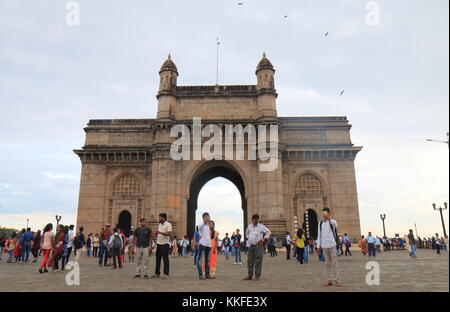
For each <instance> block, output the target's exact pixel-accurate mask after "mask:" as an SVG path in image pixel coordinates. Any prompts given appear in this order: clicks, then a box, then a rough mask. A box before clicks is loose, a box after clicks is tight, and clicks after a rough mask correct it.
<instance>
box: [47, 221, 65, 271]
mask: <svg viewBox="0 0 450 312" xmlns="http://www.w3.org/2000/svg"><path fill="white" fill-rule="evenodd" d="M63 248H64V226H63V225H62V224H60V225H58V228H57V230H56V235H55V239H54V241H53V255H52V259H51V260H50V261H51V263H52V267H53V272H55V273H56V272H59V268H58V262H59V260H60V259H61V257H62V253H63Z"/></svg>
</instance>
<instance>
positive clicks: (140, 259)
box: [134, 218, 152, 278]
mask: <svg viewBox="0 0 450 312" xmlns="http://www.w3.org/2000/svg"><path fill="white" fill-rule="evenodd" d="M151 234H152V230H151V229H150V228H149V227H147V220H146V219H145V218H142V219H141V220H140V221H139V226H138V227H137V228H136V230H135V231H134V238H135V241H136V274H135V275H134V277H135V278H137V277H140V276H141V274H144V277H145V278H148V258H149V252H151V250H152V248H151V243H152V239H151Z"/></svg>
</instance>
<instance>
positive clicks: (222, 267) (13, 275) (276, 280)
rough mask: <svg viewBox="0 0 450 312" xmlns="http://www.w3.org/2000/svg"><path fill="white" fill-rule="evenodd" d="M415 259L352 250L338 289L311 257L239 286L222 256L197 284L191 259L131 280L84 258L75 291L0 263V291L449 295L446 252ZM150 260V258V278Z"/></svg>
mask: <svg viewBox="0 0 450 312" xmlns="http://www.w3.org/2000/svg"><path fill="white" fill-rule="evenodd" d="M417 256H418V257H417V259H411V258H410V257H409V256H408V254H407V252H406V251H391V252H387V253H384V252H383V253H382V254H380V255H378V256H377V257H376V258H370V259H369V258H368V257H367V256H366V257H364V256H362V255H361V254H360V253H359V252H357V251H354V252H353V256H352V257H344V256H341V257H339V258H338V260H339V269H340V273H341V280H342V282H343V283H344V287H343V288H337V287H334V286H333V287H323V286H321V285H322V283H323V279H324V274H323V271H324V269H325V264H324V263H319V262H318V259H317V256H316V255H314V256H313V257H312V258H310V262H309V263H308V264H306V265H305V266H303V267H301V266H300V265H299V264H298V263H297V261H296V260H290V261H287V260H286V258H285V257H286V254H285V253H284V252H279V253H278V257H274V258H271V257H269V256H268V255H267V254H266V255H264V261H263V262H264V264H263V276H262V278H261V280H260V281H259V282H254V281H242V278H243V277H244V276H245V275H246V256H245V254H243V257H242V258H243V264H242V265H233V264H232V261H231V260H230V261H226V260H225V259H224V257H223V256H219V258H218V270H217V272H218V278H217V279H216V280H206V281H200V280H198V278H197V271H196V269H194V267H193V259H192V258H191V257H189V258H170V265H171V268H170V269H171V277H170V279H169V280H153V279H149V280H145V279H142V278H141V279H133V278H132V276H133V274H134V269H135V265H134V263H128V262H126V263H125V265H124V268H123V269H121V270H120V269H117V270H112V269H111V268H108V267H98V266H97V261H96V259H94V258H87V257H85V256H84V255H83V256H82V258H81V260H80V272H81V275H80V286H67V285H66V283H65V275H66V273H65V272H64V273H53V272H51V271H50V272H49V273H46V274H39V273H38V271H37V270H38V265H37V264H36V263H29V264H11V263H6V262H5V260H6V259H5V257H3V260H2V261H0V281H1V282H0V291H50V292H53V291H69V292H70V291H89V292H90V291H131V292H142V291H181V292H196V291H205V292H219V291H230V292H246V291H257V292H268V291H275V292H278V291H289V292H297V291H301V292H303V291H307V292H311V291H312V292H317V291H332V292H340V291H369V292H377V291H445V292H448V291H449V272H448V270H449V262H448V260H449V259H448V252H443V254H442V255H441V256H439V255H437V254H436V253H435V252H434V251H431V250H418V251H417ZM369 260H372V261H373V260H375V261H377V262H378V263H379V265H380V272H381V274H380V286H368V285H367V284H366V282H365V279H366V274H367V272H368V270H366V269H365V266H366V263H367V262H368V261H369ZM154 263H155V257H154V256H152V257H150V274H151V273H152V270H153V269H154Z"/></svg>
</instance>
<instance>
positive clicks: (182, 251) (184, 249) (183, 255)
mask: <svg viewBox="0 0 450 312" xmlns="http://www.w3.org/2000/svg"><path fill="white" fill-rule="evenodd" d="M186 251H187V247H183V249H182V250H181V256H182V257H186Z"/></svg>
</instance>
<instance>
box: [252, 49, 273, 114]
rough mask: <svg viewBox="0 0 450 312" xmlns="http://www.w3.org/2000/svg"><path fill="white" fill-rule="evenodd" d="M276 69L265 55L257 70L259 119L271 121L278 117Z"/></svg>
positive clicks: (264, 54)
mask: <svg viewBox="0 0 450 312" xmlns="http://www.w3.org/2000/svg"><path fill="white" fill-rule="evenodd" d="M274 75H275V69H274V68H273V66H272V63H271V62H270V61H269V59H268V58H267V57H266V53H263V57H262V59H261V60H260V61H259V63H258V66H257V68H256V79H257V84H256V89H257V91H258V118H260V119H271V118H275V117H277V108H276V98H277V93H276V90H275V80H274Z"/></svg>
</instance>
